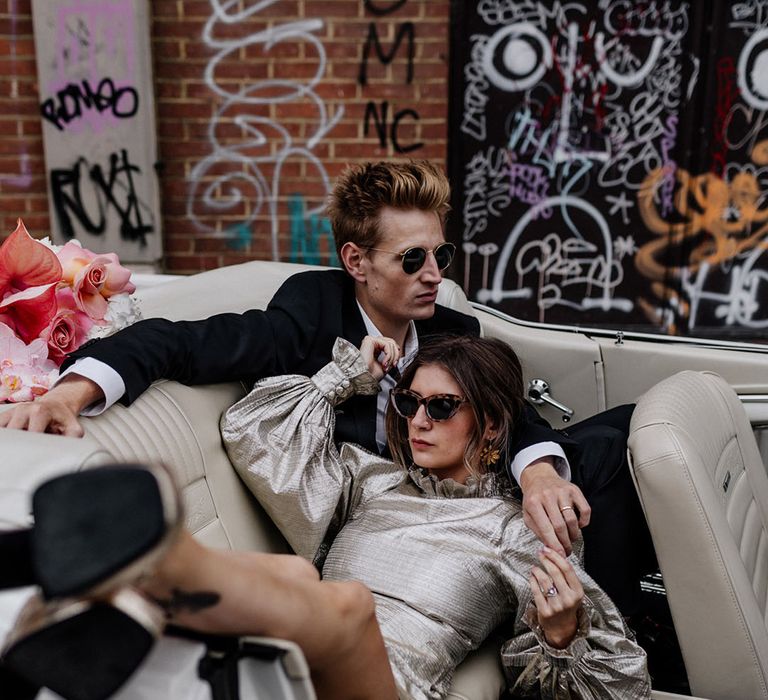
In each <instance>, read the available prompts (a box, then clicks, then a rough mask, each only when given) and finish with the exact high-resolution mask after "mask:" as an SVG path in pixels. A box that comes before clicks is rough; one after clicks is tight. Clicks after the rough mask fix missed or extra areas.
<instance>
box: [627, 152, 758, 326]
mask: <svg viewBox="0 0 768 700" xmlns="http://www.w3.org/2000/svg"><path fill="white" fill-rule="evenodd" d="M752 161H753V162H754V163H755V164H757V165H765V164H768V140H766V141H761V142H760V143H758V144H757V145H756V146H755V148H754V149H753V151H752ZM672 167H674V166H672ZM670 175H671V167H670V166H664V167H661V168H656V169H655V170H653V171H652V172H650V173H648V176H647V177H646V178H645V180H644V182H643V185H642V187H641V189H640V191H639V193H638V195H637V204H638V209H639V211H640V215H641V216H642V218H643V221H644V223H645V225H646V226H647V227H648V229H649V230H650V231H652V232H653V233H655V234H656V235H657V236H658V237H657V238H654V239H653V240H651V241H649V242H648V243H646V244H645V245H643V246H642V247H641V248H640V250H639V251H638V252H637V255H636V256H635V265H636V267H637V269H638V271H639V272H640V274H642V275H643V276H644V277H646V278H648V279H649V280H651V289H652V291H653V293H654V294H655V295H656V296H657V297H658V298H659V299H661V300H662V301H666V302H667V303H668V305H669V306H671V307H672V308H674V309H675V310H676V311H677V314H678V315H679V316H681V317H683V318H685V317H687V316H688V314H689V311H690V308H689V304H688V303H687V302H686V301H685V300H684V299H681V298H680V296H679V294H678V292H677V291H676V290H675V289H673V288H672V287H670V286H668V281H669V280H670V278H671V279H680V278H681V277H682V276H683V273H684V272H686V273H688V274H695V273H696V272H698V270H699V268H700V267H701V266H702V265H707V266H714V265H718V264H721V263H724V262H727V261H730V260H733V259H734V258H736V257H737V256H738V255H740V254H742V253H744V252H746V251H749V250H754V249H755V248H768V241H766V240H763V238H764V236H765V234H766V232H767V231H768V223H766V222H768V204H767V205H766V206H764V207H762V208H761V206H760V205H761V204H762V203H763V200H764V197H765V194H766V193H765V192H762V191H761V190H760V187H759V185H758V182H757V178H756V177H755V176H754V175H753V174H752V173H749V172H740V173H738V174H737V175H736V176H735V177H734V178H733V180H732V181H731V182H730V183H728V182H726V181H725V180H723V179H721V178H720V177H718V176H717V175H715V174H714V173H704V174H702V175H698V176H692V175H691V174H690V173H689V172H688V171H687V170H683V169H682V168H678V169H677V171H676V173H675V177H676V180H677V183H678V185H679V187H678V189H677V192H676V193H675V197H674V204H675V211H676V213H677V217H676V218H678V219H681V220H678V221H677V222H669V221H666V220H664V219H663V218H662V217H661V216H660V214H659V211H658V209H657V206H656V201H655V199H656V194H657V192H658V190H659V187H660V186H661V185H662V184H663V183H664V182H665V180H667V178H668V177H669V176H670ZM697 237H699V238H701V240H700V241H698V242H696V241H694V240H693V239H695V238H697ZM685 242H688V245H693V248H692V249H691V250H690V253H689V257H688V261H687V263H685V264H679V265H675V264H674V263H672V261H671V255H672V254H673V253H672V251H674V250H675V249H677V250H678V251H681V250H682V246H683V245H684V243H685ZM639 304H640V306H641V307H642V308H643V310H644V311H645V313H646V314H647V315H648V316H649V318H650V319H651V320H653V321H659V313H658V311H657V310H656V308H654V306H653V305H652V304H651V303H649V302H648V301H647V300H645V299H639ZM668 330H669V331H670V332H671V333H675V332H676V327H675V325H674V324H673V323H671V324H669V328H668Z"/></svg>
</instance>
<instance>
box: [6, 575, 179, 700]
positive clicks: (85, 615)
mask: <svg viewBox="0 0 768 700" xmlns="http://www.w3.org/2000/svg"><path fill="white" fill-rule="evenodd" d="M163 625H164V615H163V612H162V610H160V608H159V607H158V606H157V605H155V604H154V603H151V602H150V601H149V600H147V598H145V597H144V596H143V595H142V594H141V593H138V592H137V591H135V590H133V589H131V588H121V589H120V590H118V591H117V592H115V593H113V594H112V595H110V596H108V597H106V598H104V599H94V600H79V599H73V600H65V601H59V602H50V601H49V602H46V601H44V600H43V599H42V597H40V596H34V597H32V598H31V599H30V600H29V601H28V602H27V604H26V605H25V606H24V608H23V609H22V611H21V613H20V614H19V617H18V618H17V620H16V624H15V625H14V628H13V631H12V632H11V634H10V635H9V637H8V640H7V641H6V646H5V649H4V650H3V654H2V658H3V663H4V664H5V665H6V666H7V668H9V669H11V670H12V671H14V672H15V673H17V674H18V675H19V676H21V677H22V678H25V679H27V680H28V681H30V682H33V683H35V684H36V685H39V686H45V687H46V688H49V689H50V690H52V691H54V692H55V693H58V694H59V695H61V696H62V697H63V698H66V700H102V699H103V698H107V697H109V696H110V695H112V694H113V693H114V692H115V691H116V690H117V689H118V688H119V687H120V686H121V685H122V684H123V683H124V682H125V681H126V680H128V678H129V677H130V676H131V674H132V673H133V672H134V671H135V670H136V668H138V666H139V664H140V663H141V662H142V661H143V660H144V658H145V657H146V656H147V654H148V653H149V651H150V650H151V649H152V646H153V645H154V642H155V639H156V638H157V637H158V636H159V635H160V633H161V632H162V630H163Z"/></svg>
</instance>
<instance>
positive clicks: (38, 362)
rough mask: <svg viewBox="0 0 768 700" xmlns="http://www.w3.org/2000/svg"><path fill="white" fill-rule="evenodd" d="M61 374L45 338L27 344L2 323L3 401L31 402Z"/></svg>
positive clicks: (0, 371) (0, 366)
mask: <svg viewBox="0 0 768 700" xmlns="http://www.w3.org/2000/svg"><path fill="white" fill-rule="evenodd" d="M57 376H58V370H57V368H56V364H55V363H54V362H51V360H49V359H48V348H47V346H46V343H45V341H44V340H43V339H42V338H37V339H36V340H33V341H32V342H31V343H30V344H29V345H26V344H25V343H24V342H23V341H21V340H19V339H18V338H17V337H16V334H15V333H14V332H13V330H12V329H11V328H9V327H8V326H6V325H5V324H4V323H0V401H11V402H17V401H31V400H32V399H34V398H35V396H40V395H41V394H44V393H45V392H47V391H48V389H50V388H51V385H52V384H53V382H55V381H56V378H57Z"/></svg>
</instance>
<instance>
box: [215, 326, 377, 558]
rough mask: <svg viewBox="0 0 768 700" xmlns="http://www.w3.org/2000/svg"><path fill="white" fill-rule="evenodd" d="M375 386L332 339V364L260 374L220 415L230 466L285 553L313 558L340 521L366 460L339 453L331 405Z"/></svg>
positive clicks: (358, 359) (351, 353)
mask: <svg viewBox="0 0 768 700" xmlns="http://www.w3.org/2000/svg"><path fill="white" fill-rule="evenodd" d="M378 391H379V385H378V383H377V382H376V380H375V379H374V378H373V377H372V376H371V374H370V373H369V372H368V369H367V367H366V364H365V362H364V360H363V358H362V356H361V355H360V352H359V351H358V350H357V348H355V347H354V346H353V345H352V344H351V343H349V342H348V341H346V340H344V339H342V338H339V339H337V340H336V343H335V345H334V348H333V361H332V362H330V363H328V364H327V365H326V366H325V367H324V368H323V369H321V370H320V371H319V372H318V373H317V374H315V375H314V376H313V377H312V378H311V379H309V378H307V377H303V376H299V375H285V376H281V377H269V378H266V379H262V380H261V381H259V382H257V383H256V384H255V385H254V388H253V390H252V391H251V393H250V394H248V395H247V396H246V397H245V398H244V399H242V400H241V401H239V402H238V403H236V404H235V405H234V406H232V407H231V408H230V409H229V410H227V411H226V412H225V413H224V415H223V416H222V419H221V434H222V439H223V442H224V446H225V448H226V450H227V453H228V454H229V458H230V460H231V461H232V464H233V465H234V467H235V469H237V471H238V473H239V474H240V476H241V478H242V479H243V481H244V482H245V484H246V485H247V486H248V488H249V489H250V490H251V491H252V492H253V494H254V495H255V496H256V498H257V499H258V501H259V502H260V503H261V505H262V506H263V507H264V509H265V510H266V511H267V514H268V515H269V516H270V517H271V518H272V520H273V521H274V522H275V524H276V525H277V526H278V527H279V529H280V531H281V532H282V534H283V536H284V537H285V538H286V540H287V541H288V543H289V544H290V545H291V547H292V548H293V550H294V551H295V552H296V553H297V554H300V555H302V556H304V557H306V558H307V559H310V560H311V559H314V558H315V556H316V554H317V553H318V549H319V548H320V545H321V544H322V543H323V541H324V540H325V539H326V536H327V535H330V536H333V534H335V531H336V530H337V528H338V527H339V526H340V525H341V524H342V523H343V522H344V520H345V519H346V517H347V512H346V511H347V509H348V506H349V503H350V502H351V500H352V499H353V498H354V496H355V493H354V490H355V489H356V488H358V485H359V484H360V483H362V481H363V479H361V478H360V477H361V475H360V474H359V473H355V470H357V471H358V472H359V470H361V469H365V468H366V467H369V466H370V462H371V461H372V460H371V459H367V460H366V459H362V460H361V459H349V460H342V458H341V457H340V456H339V452H338V450H337V449H336V446H335V444H334V441H333V430H334V423H335V414H334V406H335V405H337V404H338V403H341V402H342V401H344V400H345V399H347V398H349V397H350V396H351V395H352V394H355V393H358V394H374V393H376V392H378ZM344 449H345V448H344V447H342V451H343V450H344ZM371 457H373V456H371ZM373 461H376V462H385V460H382V459H381V458H378V457H376V458H374V459H373Z"/></svg>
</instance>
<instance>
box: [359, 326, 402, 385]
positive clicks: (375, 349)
mask: <svg viewBox="0 0 768 700" xmlns="http://www.w3.org/2000/svg"><path fill="white" fill-rule="evenodd" d="M360 354H361V355H362V356H363V359H364V360H365V363H366V364H367V365H368V371H369V372H370V373H371V374H372V375H373V378H374V379H375V380H376V381H379V380H380V379H381V378H382V377H383V376H384V375H385V374H386V373H387V372H389V370H390V369H392V368H393V367H394V366H395V365H396V364H397V362H398V360H400V354H401V351H400V346H399V345H398V344H397V343H396V342H395V341H394V340H392V338H385V337H383V336H377V337H374V336H372V335H366V336H365V338H363V342H362V343H361V344H360Z"/></svg>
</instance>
